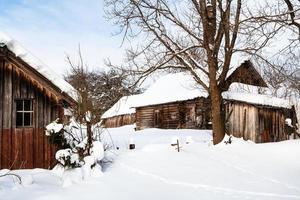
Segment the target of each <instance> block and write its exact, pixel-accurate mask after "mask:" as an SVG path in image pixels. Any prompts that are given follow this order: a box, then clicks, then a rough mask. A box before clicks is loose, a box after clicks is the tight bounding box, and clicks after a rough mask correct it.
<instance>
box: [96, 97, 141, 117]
mask: <svg viewBox="0 0 300 200" xmlns="http://www.w3.org/2000/svg"><path fill="white" fill-rule="evenodd" d="M138 97H139V95H131V96H124V97H122V98H121V99H120V100H119V101H117V103H115V104H114V105H113V106H112V107H111V108H110V109H108V110H107V111H106V112H105V113H104V114H103V115H102V116H101V118H102V119H106V118H110V117H114V116H119V115H125V114H132V113H135V108H133V106H134V105H136V104H137V102H138Z"/></svg>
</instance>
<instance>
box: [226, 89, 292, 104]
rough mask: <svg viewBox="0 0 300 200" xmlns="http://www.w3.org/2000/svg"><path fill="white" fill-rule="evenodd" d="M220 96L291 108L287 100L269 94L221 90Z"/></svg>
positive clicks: (251, 102)
mask: <svg viewBox="0 0 300 200" xmlns="http://www.w3.org/2000/svg"><path fill="white" fill-rule="evenodd" d="M222 96H223V98H224V99H227V100H235V101H241V102H245V103H250V104H257V105H265V106H272V107H279V108H291V107H292V105H291V103H290V102H289V101H288V100H285V99H281V98H277V97H273V96H270V95H263V94H254V93H242V92H230V91H229V92H223V93H222Z"/></svg>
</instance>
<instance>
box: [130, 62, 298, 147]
mask: <svg viewBox="0 0 300 200" xmlns="http://www.w3.org/2000/svg"><path fill="white" fill-rule="evenodd" d="M227 80H228V81H227V85H225V87H224V88H223V89H224V92H223V94H222V95H223V98H224V105H225V106H224V113H225V115H226V116H225V117H226V129H227V130H226V131H227V134H229V135H233V136H235V137H243V138H244V139H245V140H252V141H254V142H257V143H261V142H273V141H282V140H286V139H288V137H289V134H290V132H289V131H287V128H286V119H288V118H289V119H291V120H292V125H293V126H295V124H296V123H297V118H296V113H295V109H294V107H293V106H292V105H291V104H290V103H289V101H287V100H284V99H279V98H276V97H273V96H270V95H262V94H258V93H259V90H260V87H266V86H267V85H266V83H265V82H264V80H263V79H262V77H261V76H260V74H259V73H258V72H257V70H256V69H255V68H254V66H253V65H252V63H251V62H250V61H246V62H244V63H242V64H241V65H240V66H239V67H238V68H237V69H235V70H232V71H231V73H229V75H228V78H227ZM250 85H253V86H250ZM238 87H242V88H238ZM251 87H252V89H254V90H256V91H251V92H249V90H247V89H249V88H251ZM131 107H135V109H136V110H135V111H136V116H135V120H136V121H135V123H136V129H137V130H141V129H145V128H163V129H177V128H191V129H211V128H212V124H211V112H210V101H209V99H208V93H207V92H206V91H205V90H204V89H203V88H201V87H199V85H197V84H196V82H195V81H194V79H193V78H192V77H191V76H190V75H188V74H185V73H176V74H169V75H166V76H163V77H162V78H160V79H158V80H157V81H156V82H155V83H154V84H153V85H151V86H150V87H149V88H148V89H147V90H146V91H145V92H144V93H143V94H141V95H139V96H138V100H136V102H135V103H134V104H131Z"/></svg>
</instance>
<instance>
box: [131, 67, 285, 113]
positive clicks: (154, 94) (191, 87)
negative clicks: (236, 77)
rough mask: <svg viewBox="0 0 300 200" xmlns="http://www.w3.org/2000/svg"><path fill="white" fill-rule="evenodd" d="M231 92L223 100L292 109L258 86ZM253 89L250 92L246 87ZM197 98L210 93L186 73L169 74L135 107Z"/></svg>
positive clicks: (241, 87)
mask: <svg viewBox="0 0 300 200" xmlns="http://www.w3.org/2000/svg"><path fill="white" fill-rule="evenodd" d="M233 85H234V86H233V87H230V88H229V91H226V92H223V98H224V99H228V100H236V101H242V102H247V103H250V104H257V105H267V106H272V107H284V108H291V104H290V103H289V101H288V100H285V99H279V98H276V97H273V96H271V95H263V94H258V92H259V89H258V87H256V86H249V85H245V84H242V83H235V84H233ZM248 86H249V87H250V88H252V91H251V92H249V91H247V90H246V89H245V87H248ZM197 97H208V93H207V92H206V91H205V90H204V89H203V88H201V86H200V85H199V84H197V83H196V81H195V80H194V79H193V77H192V76H191V75H189V74H186V73H183V72H181V73H175V74H168V75H166V76H163V77H161V78H160V79H158V80H157V81H156V82H155V83H154V84H152V85H151V86H150V87H149V88H148V89H147V90H146V91H145V92H144V93H143V94H141V95H139V99H138V101H137V103H136V104H135V105H134V107H144V106H150V105H158V104H164V103H171V102H177V101H186V100H190V99H194V98H197Z"/></svg>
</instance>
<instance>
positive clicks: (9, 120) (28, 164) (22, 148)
mask: <svg viewBox="0 0 300 200" xmlns="http://www.w3.org/2000/svg"><path fill="white" fill-rule="evenodd" d="M4 65H5V66H4ZM0 84H1V85H0V86H1V87H0V100H1V101H0V168H13V169H18V168H36V167H39V168H49V167H51V166H53V164H54V162H55V159H54V154H55V151H56V147H55V146H54V145H50V144H49V142H48V140H47V138H46V136H45V135H44V127H45V126H46V125H47V124H48V123H49V122H51V121H52V120H54V119H56V118H57V117H58V105H56V104H55V103H54V102H52V101H50V100H49V98H48V97H46V96H45V95H43V94H42V93H41V92H39V90H37V89H36V88H34V86H33V85H32V84H31V83H30V82H29V81H27V79H25V77H22V76H21V74H20V73H18V71H17V70H16V67H15V66H14V65H13V64H12V63H9V62H4V60H2V61H0ZM20 98H21V99H22V98H31V99H33V103H34V106H33V110H34V114H33V126H32V127H26V128H20V127H16V104H15V100H16V99H20Z"/></svg>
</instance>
